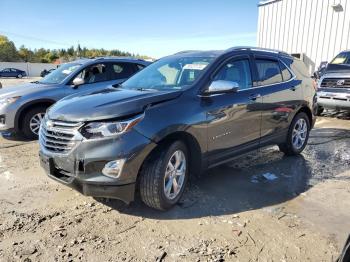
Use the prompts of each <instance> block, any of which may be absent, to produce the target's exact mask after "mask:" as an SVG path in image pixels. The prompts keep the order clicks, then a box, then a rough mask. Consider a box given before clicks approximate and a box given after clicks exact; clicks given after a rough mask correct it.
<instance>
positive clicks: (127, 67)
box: [111, 63, 134, 80]
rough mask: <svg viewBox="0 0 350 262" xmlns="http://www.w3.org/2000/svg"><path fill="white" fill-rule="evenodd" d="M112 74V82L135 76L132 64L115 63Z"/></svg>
mask: <svg viewBox="0 0 350 262" xmlns="http://www.w3.org/2000/svg"><path fill="white" fill-rule="evenodd" d="M111 72H112V73H111V79H112V80H117V79H125V78H129V77H130V76H131V75H133V74H134V70H133V67H132V64H130V63H113V64H112V70H111Z"/></svg>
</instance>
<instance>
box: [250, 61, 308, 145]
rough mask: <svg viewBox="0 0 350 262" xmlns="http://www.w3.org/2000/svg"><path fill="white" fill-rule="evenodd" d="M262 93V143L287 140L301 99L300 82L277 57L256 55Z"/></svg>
mask: <svg viewBox="0 0 350 262" xmlns="http://www.w3.org/2000/svg"><path fill="white" fill-rule="evenodd" d="M255 66H256V73H257V76H256V78H257V80H258V81H257V82H256V83H255V85H256V86H257V87H259V95H261V97H262V101H263V108H262V122H261V143H265V142H266V143H268V142H271V140H272V141H275V140H276V139H279V138H280V139H282V140H283V139H284V137H285V134H286V131H287V130H288V127H289V122H290V116H291V114H292V115H293V113H294V111H295V110H296V109H297V108H298V106H299V105H300V100H301V99H302V90H301V87H300V83H301V81H298V80H296V79H295V76H294V75H293V73H292V72H291V70H290V69H289V68H288V67H287V66H286V64H285V63H284V62H282V61H281V60H280V59H279V58H278V57H277V56H276V57H273V56H261V55H259V56H255Z"/></svg>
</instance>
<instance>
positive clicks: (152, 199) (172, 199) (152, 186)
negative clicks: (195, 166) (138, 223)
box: [140, 141, 189, 210]
mask: <svg viewBox="0 0 350 262" xmlns="http://www.w3.org/2000/svg"><path fill="white" fill-rule="evenodd" d="M146 161H147V162H146V163H145V165H144V167H143V168H142V171H141V174H140V194H141V199H142V201H143V202H144V203H145V204H146V205H148V206H150V207H152V208H155V209H159V210H167V209H169V208H171V207H172V206H174V205H175V204H176V203H177V202H178V201H179V199H180V198H181V196H182V195H183V192H184V189H185V186H186V183H187V180H188V161H189V160H188V152H187V148H186V146H185V144H184V143H182V142H181V141H176V142H174V143H172V144H171V145H168V146H164V147H162V148H160V150H157V151H156V152H154V153H153V155H152V156H151V157H150V159H149V160H146Z"/></svg>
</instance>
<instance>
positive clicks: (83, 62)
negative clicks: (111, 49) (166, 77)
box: [71, 56, 150, 65]
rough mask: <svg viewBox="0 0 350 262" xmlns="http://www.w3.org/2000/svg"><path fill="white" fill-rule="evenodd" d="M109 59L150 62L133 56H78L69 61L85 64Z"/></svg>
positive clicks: (146, 63)
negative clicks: (78, 57)
mask: <svg viewBox="0 0 350 262" xmlns="http://www.w3.org/2000/svg"><path fill="white" fill-rule="evenodd" d="M100 60H101V61H109V62H113V61H117V62H139V63H141V64H145V65H148V64H150V62H147V61H145V60H143V59H138V58H135V57H123V56H105V57H102V56H101V57H91V58H80V59H77V60H74V61H71V62H74V63H80V64H87V63H93V62H96V61H100Z"/></svg>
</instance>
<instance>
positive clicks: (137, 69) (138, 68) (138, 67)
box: [135, 64, 145, 72]
mask: <svg viewBox="0 0 350 262" xmlns="http://www.w3.org/2000/svg"><path fill="white" fill-rule="evenodd" d="M135 66H136V72H138V71H140V70H142V69H144V68H145V66H144V65H140V64H136V65H135Z"/></svg>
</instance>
